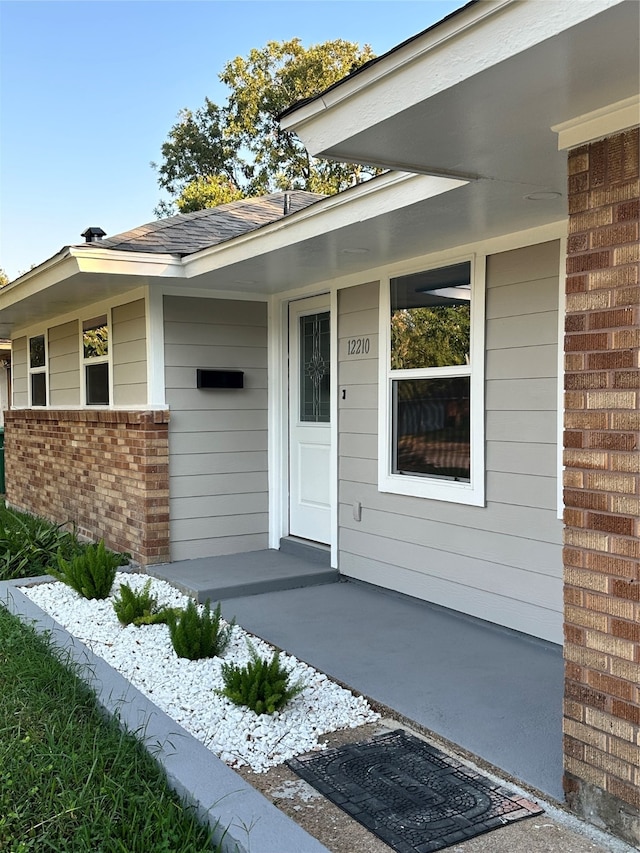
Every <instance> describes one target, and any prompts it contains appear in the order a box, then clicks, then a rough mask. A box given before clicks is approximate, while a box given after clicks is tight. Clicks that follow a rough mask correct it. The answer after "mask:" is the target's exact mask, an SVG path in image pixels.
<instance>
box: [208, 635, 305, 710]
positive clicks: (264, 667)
mask: <svg viewBox="0 0 640 853" xmlns="http://www.w3.org/2000/svg"><path fill="white" fill-rule="evenodd" d="M247 645H248V646H249V654H250V655H251V660H250V661H249V663H248V664H246V665H245V666H243V667H239V666H238V665H237V664H233V663H223V664H222V680H223V681H224V687H223V688H222V689H220V690H217V691H216V693H218V694H219V695H220V696H226V697H227V699H230V700H231V701H232V702H233V703H234V705H246V706H247V708H251V710H252V711H255V712H256V714H273V713H275V712H276V711H280V710H281V709H282V708H284V706H285V705H286V704H287V703H288V702H289V701H290V700H291V699H293V698H294V697H295V696H298V695H299V694H300V693H301V692H302V691H303V690H304V684H302V683H301V682H299V681H297V682H296V683H295V684H291V685H290V684H289V677H290V674H289V673H288V672H287V670H286V669H285V668H284V667H283V666H282V664H281V663H280V652H274V653H273V656H272V658H271V660H263V659H262V658H261V657H260V655H259V654H258V652H257V651H256V650H255V648H254V646H253V645H252V644H251V643H250V642H249V641H248V640H247Z"/></svg>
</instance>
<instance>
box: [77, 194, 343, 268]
mask: <svg viewBox="0 0 640 853" xmlns="http://www.w3.org/2000/svg"><path fill="white" fill-rule="evenodd" d="M285 195H288V196H289V202H290V208H289V212H290V213H296V212H297V211H299V210H303V209H304V208H305V207H308V206H309V205H310V204H313V203H314V202H316V201H320V200H321V199H323V198H325V197H326V196H324V195H321V194H320V193H309V192H304V191H303V190H291V191H289V192H287V193H284V192H278V193H271V194H270V195H265V196H261V197H260V198H244V199H240V200H239V201H232V202H229V203H228V204H222V205H220V206H219V207H213V208H209V209H207V210H198V211H196V212H195V213H180V214H178V215H177V216H169V217H167V218H166V219H157V220H156V221H155V222H149V223H147V224H146V225H141V226H140V227H138V228H133V229H132V230H131V231H123V232H122V234H116V235H114V236H113V237H107V238H106V239H103V240H101V241H100V242H99V243H98V244H97V245H99V246H100V247H101V248H105V249H117V250H119V251H121V252H167V253H170V254H176V255H190V254H192V253H193V252H199V251H200V250H201V249H207V248H209V247H210V246H216V245H217V244H218V243H224V242H225V241H226V240H231V239H233V238H234V237H239V236H240V235H241V234H247V233H248V232H249V231H255V230H256V229H258V228H262V227H263V226H264V225H269V224H270V223H271V222H276V221H277V220H278V219H282V218H283V217H284V215H285V214H284V199H285ZM85 245H86V244H85ZM94 245H96V244H94Z"/></svg>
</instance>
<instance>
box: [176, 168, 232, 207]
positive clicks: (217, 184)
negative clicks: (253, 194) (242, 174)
mask: <svg viewBox="0 0 640 853" xmlns="http://www.w3.org/2000/svg"><path fill="white" fill-rule="evenodd" d="M239 198H242V190H239V189H238V188H237V186H236V185H235V184H234V183H233V182H232V181H230V180H229V178H227V177H225V176H223V175H207V176H205V177H198V178H196V179H195V180H193V181H191V183H190V184H187V185H186V187H185V188H184V189H183V190H182V192H181V193H180V196H179V197H178V198H177V199H176V207H177V208H178V210H179V211H180V213H193V212H194V211H196V210H202V209H203V208H205V207H217V206H218V205H219V204H226V203H227V202H229V201H237V200H238V199H239Z"/></svg>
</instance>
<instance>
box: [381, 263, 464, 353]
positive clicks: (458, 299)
mask: <svg viewBox="0 0 640 853" xmlns="http://www.w3.org/2000/svg"><path fill="white" fill-rule="evenodd" d="M470 282H471V264H470V262H469V261H466V262H465V263H462V264H454V265H452V266H450V267H442V268H440V269H435V270H427V271H425V272H420V273H415V274H413V275H405V276H400V277H399V278H394V279H391V369H392V370H410V369H416V368H429V367H449V366H453V365H463V364H468V363H469V350H470V327H471V284H470Z"/></svg>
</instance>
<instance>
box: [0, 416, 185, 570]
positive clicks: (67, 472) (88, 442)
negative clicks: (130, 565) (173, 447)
mask: <svg viewBox="0 0 640 853" xmlns="http://www.w3.org/2000/svg"><path fill="white" fill-rule="evenodd" d="M168 422H169V412H166V411H161V412H147V411H137V412H136V411H96V410H81V411H55V410H50V411H47V410H37V409H32V410H22V411H20V410H15V411H8V412H6V413H5V466H6V490H7V502H8V503H9V504H10V505H11V506H14V507H16V508H17V509H21V510H25V511H27V512H30V513H33V514H34V515H39V516H42V517H44V518H48V519H50V520H51V521H55V522H56V523H65V522H73V523H74V524H75V525H76V527H77V530H78V533H79V534H81V535H83V536H87V537H89V538H90V539H93V540H98V539H104V540H105V544H106V545H107V546H108V547H109V548H112V549H114V550H116V551H128V552H129V553H130V554H131V556H132V558H133V560H135V561H136V562H138V563H141V564H142V565H146V564H149V563H159V562H164V561H167V560H168V559H169V474H168V467H169V446H168V426H169V424H168Z"/></svg>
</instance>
